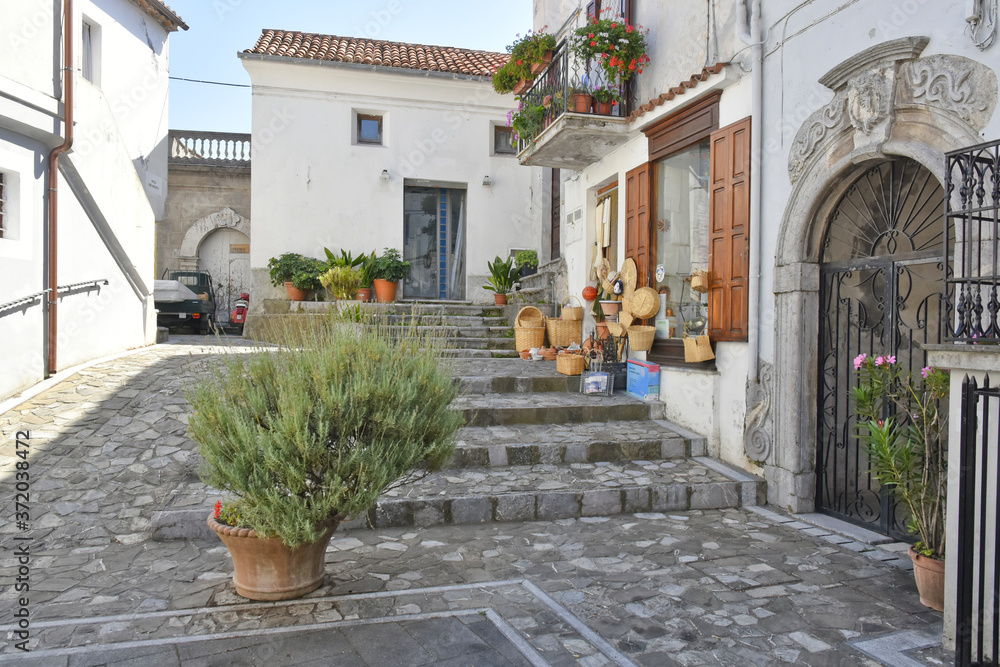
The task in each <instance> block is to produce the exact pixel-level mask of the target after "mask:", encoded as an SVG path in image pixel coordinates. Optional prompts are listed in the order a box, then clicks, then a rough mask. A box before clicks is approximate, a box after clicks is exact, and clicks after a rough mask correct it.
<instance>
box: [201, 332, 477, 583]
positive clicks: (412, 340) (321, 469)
mask: <svg viewBox="0 0 1000 667" xmlns="http://www.w3.org/2000/svg"><path fill="white" fill-rule="evenodd" d="M294 326H295V325H294V323H290V324H288V325H286V327H285V328H284V329H281V330H280V332H279V339H280V340H282V341H284V344H283V345H282V346H280V347H279V348H278V349H277V350H257V351H254V352H252V353H250V354H249V355H244V354H231V355H228V357H227V358H226V359H225V361H224V362H223V363H222V364H220V365H219V367H217V368H216V369H215V373H214V374H212V375H210V376H209V377H207V378H205V379H204V380H202V381H201V382H199V383H198V385H197V386H196V387H195V388H194V390H193V391H192V393H191V394H190V396H189V398H190V401H191V407H192V410H193V413H192V415H191V417H190V420H189V428H190V434H191V437H192V438H193V439H194V440H195V441H197V442H198V443H199V444H200V448H199V452H200V454H201V457H202V459H203V460H204V463H203V465H202V469H201V477H202V480H203V481H204V482H205V483H206V484H208V485H209V486H212V487H214V488H216V489H219V490H220V491H222V492H223V493H224V494H225V495H226V496H228V497H229V500H228V501H226V502H222V501H220V502H219V503H217V505H216V511H215V512H214V513H213V514H212V515H210V516H209V518H208V523H209V526H210V527H211V528H212V529H213V530H214V531H215V532H216V533H217V534H218V535H219V537H220V538H221V539H222V541H223V542H224V543H225V544H226V546H227V547H228V548H229V550H230V552H231V553H232V555H233V564H234V567H235V574H234V576H233V583H234V584H235V586H236V592H237V593H239V594H240V595H242V596H244V597H247V598H251V599H255V600H281V599H289V598H292V597H298V596H301V595H305V594H306V593H308V592H309V591H312V590H314V589H316V588H317V587H318V586H319V585H320V584H321V583H322V579H323V573H324V565H323V554H324V552H325V550H326V546H327V544H328V543H329V541H330V538H331V535H332V533H333V531H334V530H335V529H336V527H337V525H338V523H339V522H340V521H342V520H346V519H349V518H351V517H355V516H360V515H363V514H364V513H365V512H366V511H367V510H368V508H370V507H371V506H372V505H373V504H374V503H375V501H376V499H377V498H378V497H379V496H380V495H381V494H382V493H383V492H384V491H385V490H387V489H389V488H392V487H394V486H398V485H399V484H401V483H404V482H405V481H407V480H408V479H410V478H411V476H412V475H413V474H414V473H415V471H417V470H419V469H425V470H436V469H438V468H440V467H441V466H442V465H443V464H444V463H445V461H447V459H448V458H449V457H450V456H451V454H452V451H453V449H454V434H455V431H456V429H457V428H458V427H459V425H460V422H461V420H462V418H461V416H460V414H459V413H457V412H454V411H452V410H450V409H449V404H450V403H451V401H452V399H453V398H454V397H455V395H456V393H457V391H458V390H457V388H456V385H455V384H454V382H453V381H452V379H451V378H450V377H449V376H448V375H447V374H446V373H444V372H442V371H441V370H440V368H439V364H438V355H439V352H440V350H439V349H438V348H439V347H440V345H439V344H436V343H435V342H434V341H433V340H431V339H427V338H426V337H424V336H422V335H421V334H420V333H418V332H417V330H416V329H415V328H414V327H404V330H403V331H389V330H388V329H386V328H384V326H373V327H368V328H366V329H365V330H364V332H360V331H359V330H358V329H357V326H356V325H355V324H352V323H351V320H350V318H341V317H337V316H334V315H330V316H329V319H325V320H323V324H322V325H321V326H316V325H314V324H313V325H306V326H302V325H298V328H294Z"/></svg>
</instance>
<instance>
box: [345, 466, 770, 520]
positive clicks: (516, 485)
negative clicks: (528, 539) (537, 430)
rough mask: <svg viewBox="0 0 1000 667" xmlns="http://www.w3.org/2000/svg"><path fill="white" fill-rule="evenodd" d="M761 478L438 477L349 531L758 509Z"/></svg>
mask: <svg viewBox="0 0 1000 667" xmlns="http://www.w3.org/2000/svg"><path fill="white" fill-rule="evenodd" d="M763 485H764V482H763V481H762V480H753V481H739V480H737V479H733V478H732V477H730V476H728V475H725V474H722V473H721V472H719V471H717V470H715V469H713V468H711V467H709V466H707V465H704V464H703V463H702V462H700V461H699V460H697V459H681V460H677V461H653V460H636V461H627V462H622V463H610V462H604V463H573V464H570V465H561V466H560V465H545V464H542V465H533V466H510V467H505V468H475V469H467V470H448V471H443V472H439V473H434V474H431V475H428V476H426V477H424V478H423V479H420V480H418V481H415V482H413V483H410V484H406V485H404V486H402V487H400V488H398V489H395V490H392V491H389V492H388V493H387V494H385V495H383V496H382V497H381V498H380V499H379V501H378V502H377V504H376V506H375V507H373V508H372V509H371V510H370V511H369V512H368V515H367V516H362V517H359V518H357V519H355V520H354V521H352V522H350V523H349V524H346V526H347V527H350V528H363V527H366V526H371V527H374V528H393V527H411V526H421V527H423V526H435V525H441V524H472V523H489V522H503V521H554V520H558V519H572V518H578V517H600V516H613V515H616V514H625V513H643V512H680V511H685V510H696V509H702V510H704V509H722V508H730V507H740V506H741V505H744V504H745V505H756V504H758V503H759V500H760V497H761V494H762V493H763V488H764V486H763Z"/></svg>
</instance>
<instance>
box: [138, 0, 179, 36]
mask: <svg viewBox="0 0 1000 667" xmlns="http://www.w3.org/2000/svg"><path fill="white" fill-rule="evenodd" d="M132 1H133V2H135V4H137V5H139V7H141V8H142V9H143V11H145V12H146V13H147V14H149V15H150V16H152V17H153V18H155V19H156V21H157V23H159V24H160V25H162V26H163V27H164V28H166V29H167V30H168V31H169V32H173V31H175V30H178V29H180V28H183V29H184V30H187V29H188V26H187V23H184V19H182V18H181V17H180V16H179V15H178V14H177V12H175V11H174V10H172V9H171V8H170V6H169V5H167V3H165V2H162V1H161V0H132Z"/></svg>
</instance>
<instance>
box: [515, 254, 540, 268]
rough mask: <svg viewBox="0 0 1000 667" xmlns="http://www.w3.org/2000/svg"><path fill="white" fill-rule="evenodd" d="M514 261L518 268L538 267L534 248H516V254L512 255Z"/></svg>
mask: <svg viewBox="0 0 1000 667" xmlns="http://www.w3.org/2000/svg"><path fill="white" fill-rule="evenodd" d="M514 262H515V263H516V264H517V268H518V269H520V268H522V267H525V266H529V267H531V268H533V269H534V268H537V267H538V253H537V252H535V251H534V250H518V251H517V254H516V255H514Z"/></svg>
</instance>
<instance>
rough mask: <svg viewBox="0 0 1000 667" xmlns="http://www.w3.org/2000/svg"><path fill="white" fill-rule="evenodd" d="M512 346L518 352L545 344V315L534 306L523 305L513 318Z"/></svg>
mask: <svg viewBox="0 0 1000 667" xmlns="http://www.w3.org/2000/svg"><path fill="white" fill-rule="evenodd" d="M514 346H515V347H516V348H517V351H518V352H522V351H524V350H530V349H531V348H533V347H544V346H545V315H543V314H542V311H540V310H538V309H537V308H535V307H534V306H525V307H524V308H522V309H521V310H520V311H519V312H518V313H517V317H516V318H514Z"/></svg>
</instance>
